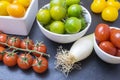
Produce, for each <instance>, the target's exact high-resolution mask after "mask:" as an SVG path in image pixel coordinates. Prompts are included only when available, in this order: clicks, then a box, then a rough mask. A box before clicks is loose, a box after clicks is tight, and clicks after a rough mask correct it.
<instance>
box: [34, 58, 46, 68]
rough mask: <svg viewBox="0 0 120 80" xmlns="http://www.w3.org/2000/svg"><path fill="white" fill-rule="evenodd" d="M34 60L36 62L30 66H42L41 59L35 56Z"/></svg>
mask: <svg viewBox="0 0 120 80" xmlns="http://www.w3.org/2000/svg"><path fill="white" fill-rule="evenodd" d="M36 60H37V62H36V63H35V64H33V65H32V66H37V67H41V66H44V65H43V64H42V60H41V59H38V57H36Z"/></svg>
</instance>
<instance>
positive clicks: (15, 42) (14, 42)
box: [7, 37, 21, 48]
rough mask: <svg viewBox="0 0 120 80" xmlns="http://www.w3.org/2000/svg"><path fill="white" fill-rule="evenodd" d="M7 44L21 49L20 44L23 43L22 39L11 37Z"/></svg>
mask: <svg viewBox="0 0 120 80" xmlns="http://www.w3.org/2000/svg"><path fill="white" fill-rule="evenodd" d="M7 43H8V45H10V46H15V47H17V48H19V47H20V43H21V39H20V38H19V37H10V38H9V39H8V42H7Z"/></svg>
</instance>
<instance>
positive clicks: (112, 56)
mask: <svg viewBox="0 0 120 80" xmlns="http://www.w3.org/2000/svg"><path fill="white" fill-rule="evenodd" d="M110 28H115V29H118V30H120V28H117V27H115V26H110ZM94 44H95V45H96V48H98V49H99V50H100V51H101V53H102V54H104V55H106V56H109V57H111V58H114V59H120V57H119V56H114V55H111V54H108V53H106V52H105V51H103V50H102V49H100V47H99V46H98V44H97V41H96V38H95V34H94ZM96 53H97V52H96ZM97 54H98V53H97Z"/></svg>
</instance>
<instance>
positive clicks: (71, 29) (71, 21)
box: [65, 17, 81, 34]
mask: <svg viewBox="0 0 120 80" xmlns="http://www.w3.org/2000/svg"><path fill="white" fill-rule="evenodd" d="M80 29H81V20H80V19H78V18H76V17H70V18H68V19H67V20H66V22H65V30H66V32H67V33H70V34H72V33H77V32H79V31H80Z"/></svg>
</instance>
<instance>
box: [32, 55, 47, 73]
mask: <svg viewBox="0 0 120 80" xmlns="http://www.w3.org/2000/svg"><path fill="white" fill-rule="evenodd" d="M32 68H33V70H34V71H35V72H37V73H43V72H45V71H46V70H47V69H48V61H47V59H46V58H44V57H39V58H36V59H34V61H33V66H32Z"/></svg>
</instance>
